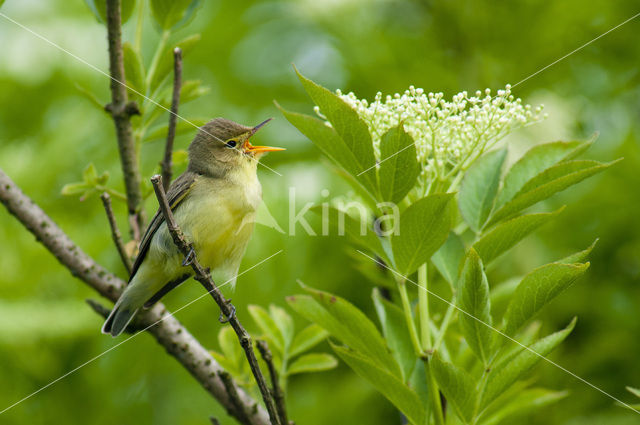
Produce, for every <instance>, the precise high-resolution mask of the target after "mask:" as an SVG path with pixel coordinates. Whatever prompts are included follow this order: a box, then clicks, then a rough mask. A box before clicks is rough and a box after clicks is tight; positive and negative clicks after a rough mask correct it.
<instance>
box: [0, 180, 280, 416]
mask: <svg viewBox="0 0 640 425" xmlns="http://www.w3.org/2000/svg"><path fill="white" fill-rule="evenodd" d="M0 202H1V203H2V204H4V206H5V207H6V208H7V210H8V211H9V213H11V214H12V215H14V216H15V217H16V218H17V219H18V220H19V221H20V222H21V223H22V224H23V225H24V226H25V227H26V228H27V229H28V230H29V231H30V232H31V233H33V235H34V236H35V237H36V239H37V240H38V241H39V242H40V243H42V244H43V245H44V246H45V247H46V248H47V249H48V250H49V251H50V252H51V253H52V254H53V255H54V256H55V257H56V258H57V259H58V261H60V263H61V264H62V265H63V266H65V267H66V268H67V269H69V271H70V272H71V274H72V275H73V276H75V277H77V278H79V279H81V280H82V281H84V282H85V283H86V284H88V285H89V286H91V287H92V288H93V289H95V290H96V291H97V292H98V293H100V294H101V295H102V296H104V297H106V298H108V299H110V300H111V301H114V302H115V301H116V300H117V299H118V297H119V295H120V293H121V292H122V290H123V288H124V287H125V285H126V283H125V282H124V281H122V280H121V279H118V278H117V277H116V276H115V275H113V274H112V273H110V272H109V271H108V270H106V269H105V268H103V267H102V266H101V265H99V264H98V263H96V262H95V260H93V258H91V257H89V256H88V255H87V254H86V253H85V252H84V251H82V249H80V248H79V247H78V246H77V245H76V244H75V243H74V242H73V241H72V240H71V239H70V238H69V237H68V236H67V235H66V234H65V233H64V232H63V231H62V229H60V228H59V227H58V225H57V224H56V223H55V222H54V221H53V220H52V219H51V218H50V217H49V216H48V215H47V214H46V213H45V212H44V211H42V209H41V208H40V207H39V206H38V205H36V204H35V203H34V202H33V201H32V200H31V199H30V198H29V197H28V196H26V195H25V194H24V193H23V192H22V191H21V190H20V189H19V188H18V187H17V186H16V184H15V183H14V182H13V181H12V180H11V179H10V178H9V176H7V175H6V174H5V173H4V172H3V171H2V169H0ZM136 326H138V327H142V328H148V329H147V332H148V333H150V334H151V335H152V336H153V337H154V338H155V339H156V341H157V342H158V343H159V344H160V345H162V346H163V347H164V348H165V349H166V351H167V352H168V353H169V354H170V355H171V356H173V357H174V358H175V359H176V360H177V361H178V362H179V363H180V364H182V366H183V367H184V368H185V369H186V370H187V371H188V372H189V373H190V374H191V375H192V376H193V377H194V378H195V379H196V381H198V382H199V383H200V385H202V387H204V388H205V389H206V390H207V391H208V392H209V393H210V394H211V395H212V396H213V397H214V398H215V399H216V400H218V402H220V404H222V405H223V406H225V408H227V409H228V408H229V406H231V404H230V403H231V402H230V400H229V396H228V394H227V390H226V388H225V386H224V384H223V382H222V381H221V380H220V378H219V377H218V375H217V373H218V372H219V371H221V370H223V369H222V367H221V366H220V365H219V364H218V363H217V362H216V361H215V359H214V358H213V357H212V356H211V354H210V353H209V351H208V350H207V349H206V348H204V347H203V346H202V345H201V344H200V342H199V341H198V340H197V339H195V338H194V337H193V335H191V334H190V333H189V331H188V330H187V329H186V328H185V327H184V326H183V325H182V324H181V323H180V322H179V321H178V320H176V319H175V318H174V317H173V316H172V315H170V314H169V312H168V311H167V310H166V309H165V307H164V306H163V305H162V304H161V303H158V304H156V305H155V306H154V307H153V308H152V309H150V310H145V311H143V312H141V313H140V314H139V317H138V322H137V323H136ZM238 393H239V397H240V399H241V400H242V403H243V406H244V411H245V412H247V417H248V418H249V422H245V424H248V425H268V424H269V423H270V422H269V418H268V416H267V412H266V411H265V410H264V409H263V408H262V407H260V406H258V404H257V402H256V401H255V400H254V399H252V398H251V397H250V396H249V395H247V393H245V392H244V391H242V390H238Z"/></svg>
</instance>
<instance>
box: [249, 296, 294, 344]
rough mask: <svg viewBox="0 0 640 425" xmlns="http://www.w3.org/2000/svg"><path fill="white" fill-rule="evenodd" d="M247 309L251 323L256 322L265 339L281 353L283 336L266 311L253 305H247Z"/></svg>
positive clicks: (283, 342)
mask: <svg viewBox="0 0 640 425" xmlns="http://www.w3.org/2000/svg"><path fill="white" fill-rule="evenodd" d="M247 309H248V310H249V314H250V315H251V317H252V318H253V321H254V322H256V325H258V327H259V328H260V330H261V331H262V332H264V334H265V337H267V338H268V339H269V340H270V342H272V343H273V344H275V348H276V349H277V350H278V351H279V352H281V353H283V352H284V347H285V341H284V336H283V335H282V332H280V328H279V327H278V326H277V325H276V322H275V321H274V320H273V318H272V317H271V316H270V315H269V313H268V312H267V310H265V309H264V308H262V307H260V306H259V305H254V304H251V305H249V306H248V307H247Z"/></svg>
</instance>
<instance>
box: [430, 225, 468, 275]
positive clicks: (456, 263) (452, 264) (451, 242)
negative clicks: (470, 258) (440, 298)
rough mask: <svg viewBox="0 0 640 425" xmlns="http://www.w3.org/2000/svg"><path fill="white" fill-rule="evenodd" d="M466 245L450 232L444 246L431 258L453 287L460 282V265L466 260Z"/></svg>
mask: <svg viewBox="0 0 640 425" xmlns="http://www.w3.org/2000/svg"><path fill="white" fill-rule="evenodd" d="M464 251H465V249H464V244H463V243H462V239H460V236H458V235H457V234H456V233H455V232H450V233H449V237H448V238H447V240H446V241H445V243H444V245H442V246H441V247H440V249H438V250H437V251H436V253H435V254H433V256H432V257H431V261H432V262H433V265H434V266H436V269H438V271H439V272H440V274H441V275H442V277H444V278H445V280H446V281H447V282H449V284H451V285H452V286H454V285H456V283H457V282H458V272H459V271H460V263H461V262H462V259H463V258H464Z"/></svg>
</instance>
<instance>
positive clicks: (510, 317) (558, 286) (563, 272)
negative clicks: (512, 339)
mask: <svg viewBox="0 0 640 425" xmlns="http://www.w3.org/2000/svg"><path fill="white" fill-rule="evenodd" d="M587 268H589V263H585V264H579V263H578V264H560V263H551V264H547V265H544V266H542V267H538V268H537V269H535V270H533V271H532V272H531V273H529V274H528V275H526V276H525V277H524V279H522V281H521V282H520V284H519V285H518V287H517V288H516V291H515V293H514V294H513V297H512V298H511V302H510V303H509V307H507V312H506V313H505V320H506V328H505V333H506V334H507V335H514V334H515V333H516V332H517V331H518V329H520V327H521V326H522V325H523V324H524V323H525V322H526V321H527V320H529V319H530V318H531V317H533V316H534V315H535V314H536V313H537V312H538V311H540V309H541V308H542V307H544V306H545V305H546V304H547V303H548V302H549V301H551V300H552V299H553V298H555V297H556V296H557V295H558V294H560V293H561V292H562V291H564V290H565V289H567V288H568V287H569V286H571V284H573V282H575V280H576V279H577V278H579V277H580V276H582V274H583V273H584V272H585V271H586V270H587Z"/></svg>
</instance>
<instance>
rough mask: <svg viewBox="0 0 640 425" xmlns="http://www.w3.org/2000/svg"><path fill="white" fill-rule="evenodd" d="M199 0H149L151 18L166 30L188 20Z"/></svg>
mask: <svg viewBox="0 0 640 425" xmlns="http://www.w3.org/2000/svg"><path fill="white" fill-rule="evenodd" d="M199 4H200V0H151V13H152V15H153V19H154V20H155V21H156V23H157V24H158V25H159V26H160V28H162V29H163V30H168V29H170V28H173V27H175V26H178V24H183V23H185V22H186V21H188V20H189V18H190V17H191V15H192V14H193V13H194V12H195V10H196V9H197V7H198V6H199Z"/></svg>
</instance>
